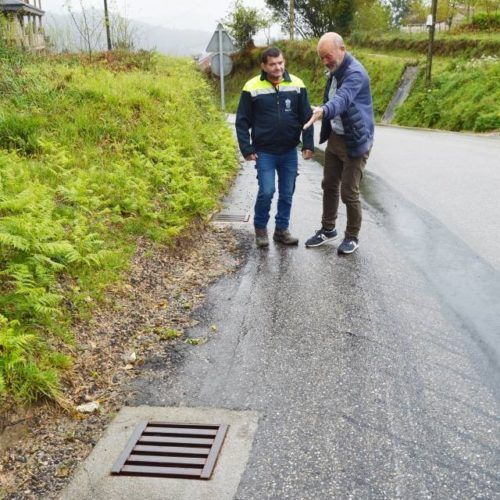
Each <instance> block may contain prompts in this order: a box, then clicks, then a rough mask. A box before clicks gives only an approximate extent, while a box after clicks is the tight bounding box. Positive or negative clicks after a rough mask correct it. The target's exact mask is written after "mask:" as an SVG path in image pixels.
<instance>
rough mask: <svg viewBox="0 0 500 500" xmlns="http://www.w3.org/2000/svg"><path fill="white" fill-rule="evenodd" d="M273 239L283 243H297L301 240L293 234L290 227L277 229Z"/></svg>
mask: <svg viewBox="0 0 500 500" xmlns="http://www.w3.org/2000/svg"><path fill="white" fill-rule="evenodd" d="M273 240H274V241H277V242H278V243H283V245H297V243H298V242H299V239H298V238H295V236H292V235H291V233H290V231H289V230H288V229H275V230H274V235H273Z"/></svg>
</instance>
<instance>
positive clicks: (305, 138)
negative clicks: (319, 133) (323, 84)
mask: <svg viewBox="0 0 500 500" xmlns="http://www.w3.org/2000/svg"><path fill="white" fill-rule="evenodd" d="M300 111H301V113H300V114H301V116H300V120H301V125H302V126H304V125H305V124H306V123H307V122H308V121H309V119H310V118H311V116H312V109H311V105H310V104H309V98H308V97H307V90H306V89H305V88H303V89H300ZM304 149H310V150H311V151H314V127H309V128H308V129H306V130H302V151H303V150H304Z"/></svg>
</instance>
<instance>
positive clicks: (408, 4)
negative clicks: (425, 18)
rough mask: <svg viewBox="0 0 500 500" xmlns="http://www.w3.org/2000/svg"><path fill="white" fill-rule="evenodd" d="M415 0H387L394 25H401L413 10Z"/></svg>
mask: <svg viewBox="0 0 500 500" xmlns="http://www.w3.org/2000/svg"><path fill="white" fill-rule="evenodd" d="M413 1H414V0H386V3H387V4H388V5H389V6H390V8H391V12H392V22H393V24H394V26H401V23H402V21H403V19H405V18H406V17H408V15H409V14H410V13H411V12H412V6H413V5H412V4H413Z"/></svg>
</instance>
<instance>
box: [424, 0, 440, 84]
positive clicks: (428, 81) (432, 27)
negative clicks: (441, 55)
mask: <svg viewBox="0 0 500 500" xmlns="http://www.w3.org/2000/svg"><path fill="white" fill-rule="evenodd" d="M437 3H438V0H432V10H431V12H432V13H431V19H430V23H429V21H427V26H428V27H429V48H428V50H427V68H426V69H425V86H426V87H430V85H431V71H432V54H433V51H434V32H435V30H436V14H437Z"/></svg>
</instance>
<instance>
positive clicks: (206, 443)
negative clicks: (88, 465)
mask: <svg viewBox="0 0 500 500" xmlns="http://www.w3.org/2000/svg"><path fill="white" fill-rule="evenodd" d="M227 429H228V426H227V425H200V424H192V425H191V424H173V423H166V422H147V421H143V422H139V424H138V425H137V427H136V428H135V430H134V432H133V434H132V436H131V438H130V439H129V441H128V443H127V446H126V447H125V449H124V450H123V452H122V453H121V455H120V457H119V458H118V460H117V461H116V462H115V464H114V465H113V468H112V469H111V474H115V475H125V476H149V477H176V478H184V479H210V477H211V475H212V472H213V470H214V467H215V463H216V462H217V457H218V455H219V452H220V449H221V447H222V443H223V442H224V438H225V437H226V432H227Z"/></svg>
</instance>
